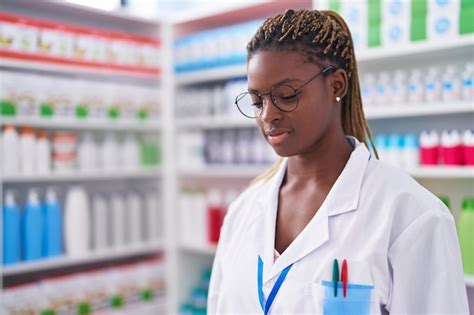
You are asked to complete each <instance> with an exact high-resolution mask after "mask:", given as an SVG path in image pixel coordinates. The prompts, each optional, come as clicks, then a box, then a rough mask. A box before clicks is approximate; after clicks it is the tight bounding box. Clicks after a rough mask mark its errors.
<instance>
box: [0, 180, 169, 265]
mask: <svg viewBox="0 0 474 315" xmlns="http://www.w3.org/2000/svg"><path fill="white" fill-rule="evenodd" d="M38 191H39V190H37V189H30V190H29V191H28V194H27V198H26V200H25V203H24V206H23V207H21V206H20V205H19V203H18V202H17V199H21V197H24V196H18V197H19V198H15V192H14V191H12V190H7V191H6V192H5V198H4V205H3V228H2V231H3V263H4V264H5V265H11V264H16V263H19V262H21V261H25V262H28V261H34V260H41V259H47V258H51V257H58V256H66V257H74V258H83V257H87V255H89V254H91V253H94V252H95V253H102V252H106V251H109V250H117V251H120V250H124V249H126V248H130V247H138V246H141V245H144V244H146V243H154V242H155V243H156V242H157V241H159V238H160V236H161V225H160V224H161V214H160V213H161V212H160V209H161V204H160V197H159V195H158V194H157V193H156V192H152V191H148V190H145V191H140V192H136V191H127V192H126V193H123V192H114V193H109V194H102V193H97V192H95V193H93V194H88V193H87V192H86V191H85V189H84V188H82V187H81V186H73V187H71V188H69V189H68V190H67V193H66V196H65V199H64V203H61V202H60V200H59V198H58V197H57V194H56V191H55V190H54V189H52V188H49V189H48V190H47V191H46V193H45V196H44V198H42V199H41V198H40V194H39V193H38Z"/></svg>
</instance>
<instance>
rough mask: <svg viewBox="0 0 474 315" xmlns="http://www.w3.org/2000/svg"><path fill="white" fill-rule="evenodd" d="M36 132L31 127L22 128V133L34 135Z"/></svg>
mask: <svg viewBox="0 0 474 315" xmlns="http://www.w3.org/2000/svg"><path fill="white" fill-rule="evenodd" d="M34 133H35V130H34V129H33V128H31V127H24V128H22V129H21V135H32V134H34Z"/></svg>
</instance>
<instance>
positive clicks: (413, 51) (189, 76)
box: [176, 35, 474, 85]
mask: <svg viewBox="0 0 474 315" xmlns="http://www.w3.org/2000/svg"><path fill="white" fill-rule="evenodd" d="M464 49H471V50H472V52H473V53H474V36H473V35H467V36H461V37H459V38H456V39H453V40H452V41H450V42H420V43H410V44H409V45H407V46H400V47H397V48H395V49H394V48H393V47H390V48H387V47H381V48H371V49H367V50H365V51H362V52H360V54H358V57H357V61H358V62H360V63H366V62H371V61H374V60H384V59H391V58H403V57H410V56H423V55H425V54H427V53H430V52H440V51H441V52H442V51H449V50H464ZM246 76H247V65H246V64H240V65H233V66H226V67H220V68H214V69H206V70H197V71H190V72H186V73H182V74H176V84H177V85H186V84H197V83H205V82H210V81H217V80H226V79H233V78H236V77H246Z"/></svg>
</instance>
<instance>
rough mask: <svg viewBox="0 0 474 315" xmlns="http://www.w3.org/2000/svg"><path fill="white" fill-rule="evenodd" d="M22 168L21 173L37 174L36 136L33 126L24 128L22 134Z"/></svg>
mask: <svg viewBox="0 0 474 315" xmlns="http://www.w3.org/2000/svg"><path fill="white" fill-rule="evenodd" d="M20 157H21V158H20V170H21V174H23V175H27V176H31V175H33V174H35V165H36V137H35V132H34V130H33V128H28V127H26V128H23V129H22V130H21V134H20Z"/></svg>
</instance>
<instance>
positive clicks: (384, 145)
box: [374, 133, 388, 161]
mask: <svg viewBox="0 0 474 315" xmlns="http://www.w3.org/2000/svg"><path fill="white" fill-rule="evenodd" d="M374 143H375V148H376V149H377V153H378V155H379V159H380V160H381V161H385V160H386V158H387V154H388V153H387V150H388V137H387V136H386V135H385V134H383V133H379V134H377V135H376V136H375V139H374Z"/></svg>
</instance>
